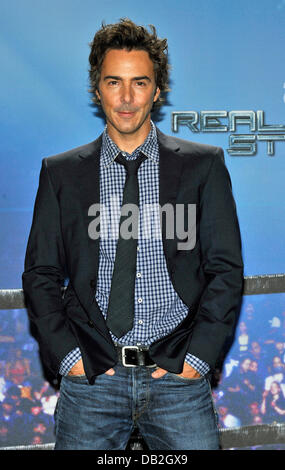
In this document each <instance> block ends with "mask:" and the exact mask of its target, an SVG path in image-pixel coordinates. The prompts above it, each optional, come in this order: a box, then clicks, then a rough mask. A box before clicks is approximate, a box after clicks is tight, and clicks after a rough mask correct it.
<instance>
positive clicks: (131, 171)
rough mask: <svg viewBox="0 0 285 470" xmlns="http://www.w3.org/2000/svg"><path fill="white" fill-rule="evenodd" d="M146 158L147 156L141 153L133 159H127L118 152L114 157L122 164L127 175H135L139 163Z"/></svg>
mask: <svg viewBox="0 0 285 470" xmlns="http://www.w3.org/2000/svg"><path fill="white" fill-rule="evenodd" d="M146 158H147V157H146V156H145V155H143V154H142V153H141V154H140V155H139V156H138V157H137V158H136V159H135V160H127V159H126V158H125V157H123V155H122V154H121V153H120V154H119V155H118V156H117V157H116V159H115V162H117V163H120V164H121V165H124V167H125V168H126V170H127V173H128V175H136V174H137V172H138V169H139V167H140V165H141V164H142V162H143V161H144V160H146Z"/></svg>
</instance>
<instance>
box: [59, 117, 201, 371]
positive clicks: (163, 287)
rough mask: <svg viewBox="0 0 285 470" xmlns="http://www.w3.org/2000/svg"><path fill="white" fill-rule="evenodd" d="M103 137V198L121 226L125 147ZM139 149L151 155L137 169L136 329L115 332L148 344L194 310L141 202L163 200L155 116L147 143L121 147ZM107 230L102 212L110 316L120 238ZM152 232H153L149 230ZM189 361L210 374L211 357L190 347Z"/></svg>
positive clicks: (100, 298) (68, 362) (104, 294)
mask: <svg viewBox="0 0 285 470" xmlns="http://www.w3.org/2000/svg"><path fill="white" fill-rule="evenodd" d="M102 137H103V138H102V147H101V154H100V203H101V204H102V205H103V206H104V207H106V208H108V209H109V210H111V209H112V216H114V217H115V220H116V223H117V226H119V219H120V208H121V205H122V200H123V190H124V185H125V178H126V169H125V167H124V166H123V165H121V164H117V163H116V162H114V160H115V158H116V157H117V155H118V154H119V153H120V152H121V151H120V149H119V148H118V147H117V145H116V144H115V143H114V142H113V141H112V140H111V138H110V137H109V135H108V133H107V128H105V129H104V132H103V136H102ZM140 152H142V153H144V154H145V155H146V156H147V159H146V160H145V161H143V163H142V164H141V165H140V167H139V170H138V180H139V188H140V196H139V197H140V199H139V200H140V219H139V220H140V222H139V236H138V248H137V250H138V251H137V270H136V279H135V299H134V323H133V327H132V329H131V330H130V331H128V332H127V333H126V334H125V335H124V336H122V337H121V338H119V339H118V338H117V337H116V336H115V335H114V334H113V333H112V332H110V334H111V337H112V339H113V341H114V342H115V343H117V344H119V345H122V346H123V345H128V346H133V345H138V346H139V345H143V346H149V345H150V344H151V343H153V342H154V341H156V340H158V339H160V338H162V337H164V336H166V335H168V334H169V333H171V331H172V330H173V329H174V328H175V327H176V326H177V325H178V324H179V323H180V322H181V321H182V320H183V319H184V318H185V317H186V316H187V314H188V311H189V307H187V305H185V304H184V303H183V302H182V300H181V298H180V297H179V296H178V294H177V292H176V291H175V289H174V287H173V285H172V282H171V279H170V277H169V273H168V270H167V265H166V260H165V256H164V252H163V245H162V237H161V232H160V227H159V226H158V225H157V224H155V223H154V221H155V220H157V219H155V218H154V219H153V217H152V218H151V217H146V216H145V214H146V213H147V212H145V211H144V217H143V223H141V219H142V213H141V212H142V211H141V208H142V207H147V206H145V205H147V204H149V205H151V206H148V207H158V204H159V147H158V141H157V133H156V128H155V126H154V124H153V122H151V130H150V132H149V134H148V136H147V138H146V140H145V141H144V143H143V144H142V145H140V146H139V147H138V148H137V149H136V150H135V151H134V152H133V153H132V154H128V153H126V152H121V153H122V154H123V155H124V156H125V158H127V159H135V158H137V157H138V155H139V153H140ZM106 213H107V212H106ZM148 214H150V212H149V213H148ZM154 217H155V216H154ZM106 220H107V219H106ZM107 230H108V227H107V222H105V220H104V217H102V220H100V241H99V270H98V280H97V289H96V293H95V298H96V301H97V303H98V306H99V308H100V310H101V312H102V314H103V316H104V318H105V319H106V317H107V309H108V300H109V292H110V288H111V280H112V273H113V267H114V262H115V255H116V245H117V238H116V237H114V236H112V237H110V236H107V233H108V231H107ZM101 231H102V234H105V235H104V236H101ZM147 233H148V234H149V235H148V236H146V234H147ZM150 235H151V236H150ZM189 288H191V286H189ZM80 358H81V353H80V349H79V348H76V349H74V350H72V351H71V352H70V353H69V354H68V355H67V356H66V357H65V358H64V359H63V361H62V362H61V367H60V370H59V372H60V374H62V375H67V374H68V372H69V370H70V369H71V367H72V366H73V365H74V364H75V363H76V362H77V361H78V360H79V359H80ZM185 361H186V362H187V363H188V364H190V365H191V366H192V367H194V369H196V370H197V371H198V372H199V373H200V374H201V375H205V374H206V373H207V372H208V371H209V370H210V367H209V365H208V364H207V363H205V362H204V361H202V360H200V359H199V358H197V357H196V356H193V355H192V354H190V353H187V354H186V356H185Z"/></svg>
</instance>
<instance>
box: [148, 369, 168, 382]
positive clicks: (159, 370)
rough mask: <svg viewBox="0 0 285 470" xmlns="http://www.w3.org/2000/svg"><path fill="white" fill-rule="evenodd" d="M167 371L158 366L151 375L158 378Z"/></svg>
mask: <svg viewBox="0 0 285 470" xmlns="http://www.w3.org/2000/svg"><path fill="white" fill-rule="evenodd" d="M166 373H167V370H165V369H161V368H160V367H159V368H158V369H156V371H154V372H153V373H152V374H151V376H152V377H153V378H155V379H159V378H160V377H163V376H164V375H165V374H166Z"/></svg>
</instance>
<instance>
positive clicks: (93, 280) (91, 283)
mask: <svg viewBox="0 0 285 470" xmlns="http://www.w3.org/2000/svg"><path fill="white" fill-rule="evenodd" d="M90 287H92V289H94V287H96V282H95V279H91V281H90Z"/></svg>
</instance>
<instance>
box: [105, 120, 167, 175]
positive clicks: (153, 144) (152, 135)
mask: <svg viewBox="0 0 285 470" xmlns="http://www.w3.org/2000/svg"><path fill="white" fill-rule="evenodd" d="M150 124H151V129H150V131H149V134H148V136H147V137H146V139H145V141H144V142H143V143H142V144H141V145H140V146H139V147H137V148H136V149H135V150H134V151H133V153H132V154H129V153H127V152H122V151H121V150H120V149H119V147H118V146H117V145H116V144H115V142H113V140H112V139H111V137H110V136H109V134H108V132H107V126H105V129H104V131H103V135H102V147H101V164H102V166H103V167H107V166H109V165H111V163H113V161H114V160H115V158H116V157H117V155H118V154H119V153H120V152H122V153H124V155H125V156H126V158H127V159H135V158H137V156H138V154H139V153H140V152H142V153H144V154H145V155H146V156H147V157H148V158H150V159H151V160H153V161H154V162H155V163H158V159H159V152H158V151H156V150H157V149H158V141H157V132H156V128H155V125H154V123H153V122H152V121H150Z"/></svg>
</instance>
